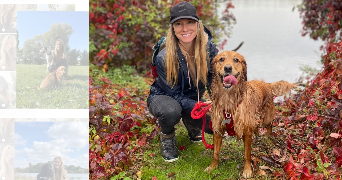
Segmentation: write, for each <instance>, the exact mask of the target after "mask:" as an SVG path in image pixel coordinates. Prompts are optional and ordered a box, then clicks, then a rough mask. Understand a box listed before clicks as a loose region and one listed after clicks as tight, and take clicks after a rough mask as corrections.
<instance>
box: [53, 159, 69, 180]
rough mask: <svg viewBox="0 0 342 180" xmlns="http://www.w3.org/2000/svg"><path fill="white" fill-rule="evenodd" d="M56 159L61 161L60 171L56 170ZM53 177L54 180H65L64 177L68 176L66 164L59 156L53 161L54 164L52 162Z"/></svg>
mask: <svg viewBox="0 0 342 180" xmlns="http://www.w3.org/2000/svg"><path fill="white" fill-rule="evenodd" d="M56 159H59V160H60V161H61V166H60V168H59V169H55V166H54V163H55V160H56ZM56 174H59V177H57V176H56ZM52 176H53V179H54V180H63V176H66V171H65V169H64V164H63V161H62V158H61V157H59V156H57V157H55V159H53V162H52ZM57 178H58V179H57Z"/></svg>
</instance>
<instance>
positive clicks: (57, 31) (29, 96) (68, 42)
mask: <svg viewBox="0 0 342 180" xmlns="http://www.w3.org/2000/svg"><path fill="white" fill-rule="evenodd" d="M60 7H61V6H60ZM63 7H67V6H63ZM38 8H40V5H39V6H38ZM87 16H88V13H85V12H72V11H70V12H69V11H56V12H50V11H44V12H42V11H37V12H34V11H22V12H18V32H19V34H20V36H18V41H19V46H18V48H19V50H18V58H17V59H18V61H17V62H18V64H17V70H16V72H17V77H18V83H17V87H18V88H17V99H18V101H17V106H16V107H17V108H29V109H86V108H88V106H89V103H88V96H89V91H88V84H89V83H88V82H89V77H88V74H89V65H88V62H89V55H88V50H89V43H88V42H86V40H87V39H88V36H89V34H88V32H89V25H88V24H89V22H88V21H82V20H81V21H80V19H86V18H87ZM32 19H40V20H41V21H37V22H36V21H32ZM27 26H32V28H30V29H29V30H28V29H27Z"/></svg>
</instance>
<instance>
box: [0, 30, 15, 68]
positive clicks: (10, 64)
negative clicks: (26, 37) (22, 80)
mask: <svg viewBox="0 0 342 180" xmlns="http://www.w3.org/2000/svg"><path fill="white" fill-rule="evenodd" d="M16 63H17V40H16V37H15V36H14V35H6V36H5V37H4V38H3V39H2V42H1V60H0V71H15V70H16Z"/></svg>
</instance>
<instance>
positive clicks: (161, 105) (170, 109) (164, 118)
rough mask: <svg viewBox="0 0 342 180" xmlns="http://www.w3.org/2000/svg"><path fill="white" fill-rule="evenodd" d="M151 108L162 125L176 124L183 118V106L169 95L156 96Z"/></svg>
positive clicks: (151, 111)
mask: <svg viewBox="0 0 342 180" xmlns="http://www.w3.org/2000/svg"><path fill="white" fill-rule="evenodd" d="M149 110H150V113H151V114H152V115H153V116H154V117H156V118H158V122H159V124H160V125H168V126H174V125H176V124H177V123H178V122H179V120H180V119H181V112H182V108H181V106H180V105H179V103H178V102H177V101H176V100H174V99H173V98H171V97H169V96H164V95H159V96H156V97H154V98H153V99H152V100H151V103H150V105H149Z"/></svg>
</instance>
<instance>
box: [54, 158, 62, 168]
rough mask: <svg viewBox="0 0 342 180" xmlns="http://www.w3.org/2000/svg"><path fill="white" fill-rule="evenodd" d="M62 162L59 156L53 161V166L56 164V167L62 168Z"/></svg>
mask: <svg viewBox="0 0 342 180" xmlns="http://www.w3.org/2000/svg"><path fill="white" fill-rule="evenodd" d="M61 164H62V162H61V160H60V159H59V158H56V159H55V160H54V161H53V166H54V167H55V168H56V169H58V168H60V167H61Z"/></svg>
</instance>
